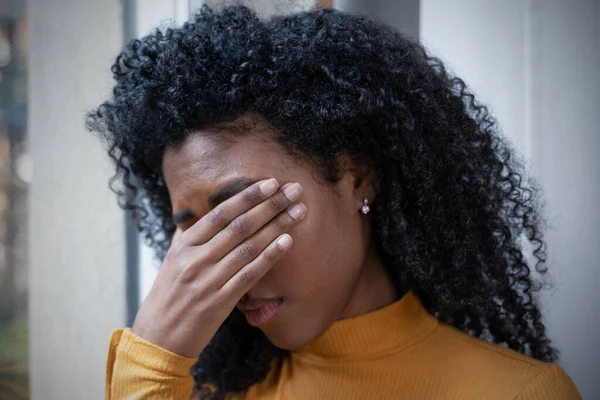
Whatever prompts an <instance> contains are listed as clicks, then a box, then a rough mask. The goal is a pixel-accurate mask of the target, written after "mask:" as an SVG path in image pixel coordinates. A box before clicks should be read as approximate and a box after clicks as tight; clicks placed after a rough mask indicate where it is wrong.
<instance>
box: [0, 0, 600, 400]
mask: <svg viewBox="0 0 600 400" xmlns="http://www.w3.org/2000/svg"><path fill="white" fill-rule="evenodd" d="M204 3H207V4H209V5H211V6H218V5H219V4H221V3H222V1H219V0H205V1H202V0H27V1H19V0H0V399H1V400H4V399H27V398H30V397H32V398H34V399H38V398H40V399H41V398H44V399H102V398H103V393H104V367H105V357H106V350H107V344H108V337H109V335H110V332H111V330H112V329H113V328H117V327H122V326H125V325H130V324H131V322H132V320H133V317H134V316H135V313H136V311H137V308H138V306H139V304H140V302H141V301H142V300H143V299H144V297H145V295H146V293H147V292H148V290H149V288H150V285H151V284H152V281H153V279H154V277H155V274H156V268H157V266H158V265H159V264H160V262H159V261H158V260H155V259H153V257H152V253H151V251H150V250H149V249H148V248H147V247H145V246H144V245H143V244H142V243H140V240H139V237H138V235H137V233H136V232H135V229H133V227H132V224H131V221H130V220H129V217H128V216H127V215H126V214H125V213H124V212H123V211H121V210H120V209H119V208H118V207H117V204H116V201H115V198H114V196H113V195H112V193H111V192H110V191H109V190H108V186H107V181H108V179H109V177H110V175H111V172H112V166H111V165H110V163H109V162H108V158H107V157H106V155H105V153H104V149H103V148H102V146H101V145H100V144H99V143H98V141H97V139H96V138H94V137H93V136H92V135H91V134H89V133H87V132H86V131H85V129H84V115H85V113H86V112H87V111H89V110H90V109H92V108H93V107H95V106H96V105H97V104H99V103H100V102H101V101H102V100H104V99H105V98H107V97H108V95H109V93H110V90H111V76H110V70H109V68H110V65H111V64H112V62H113V60H114V58H115V57H116V55H117V54H118V52H119V50H120V49H121V47H122V46H123V45H124V43H126V42H127V41H128V40H130V39H131V38H133V37H138V36H141V35H144V34H146V33H148V32H149V31H150V30H151V29H152V28H154V27H157V26H161V27H166V26H169V25H172V24H181V23H183V22H185V21H186V20H187V19H188V18H189V17H190V15H191V14H193V13H194V12H195V11H196V10H198V9H199V8H200V7H201V6H202V4H204ZM245 3H247V4H250V5H252V6H253V7H254V8H255V9H257V10H258V11H259V12H260V13H261V14H262V15H264V16H265V17H268V16H269V15H272V14H275V13H278V14H279V13H289V12H294V11H298V10H303V9H310V8H313V7H336V8H339V9H342V10H346V11H351V12H355V13H361V14H365V15H370V16H372V17H374V18H378V19H380V20H383V21H384V22H386V23H388V24H391V25H393V26H395V27H397V28H398V29H400V30H402V31H404V32H405V33H406V34H408V35H410V36H412V37H414V38H417V39H419V40H420V41H422V42H423V43H424V44H425V46H426V47H427V48H428V49H429V50H430V51H431V52H432V53H434V54H436V55H438V56H439V57H440V58H442V59H443V60H445V61H446V63H447V65H448V66H449V68H450V69H451V70H453V71H454V72H455V73H456V74H457V75H459V76H461V77H463V78H464V80H465V81H466V82H467V84H468V85H470V87H471V88H472V90H473V91H474V92H475V93H476V94H477V95H478V96H479V99H480V100H481V101H482V102H484V103H486V104H488V105H489V106H490V108H491V109H492V111H493V113H494V115H495V116H496V117H497V119H498V121H499V127H500V129H501V131H502V132H503V133H504V134H505V135H506V136H507V137H509V138H510V139H511V140H512V141H513V143H514V144H515V146H516V147H517V148H518V149H519V150H520V152H521V153H522V154H523V156H524V157H525V159H526V160H527V163H528V165H529V167H530V169H531V172H532V175H533V176H534V177H536V178H537V179H538V181H539V182H540V184H541V185H542V187H543V188H544V191H545V196H546V198H545V200H546V214H547V217H548V220H549V222H550V225H551V229H550V230H549V231H548V232H547V233H546V238H547V240H548V245H549V263H548V264H549V268H550V274H551V275H552V282H553V284H554V288H553V289H552V290H551V291H548V292H545V293H544V294H543V296H542V305H543V308H544V311H545V315H546V324H547V327H548V329H549V333H550V336H551V337H552V338H553V339H554V340H555V342H556V345H557V346H558V347H559V349H560V350H561V353H562V357H561V365H562V366H563V368H564V369H565V370H566V371H567V373H569V374H570V375H571V377H572V378H573V380H574V381H575V383H576V385H577V386H578V388H579V390H580V392H581V394H582V395H583V398H584V399H600V382H599V381H598V379H599V378H600V334H599V333H598V331H599V330H600V307H598V304H599V303H600V290H599V286H600V267H599V260H600V211H599V210H598V205H599V204H600V156H599V152H600V112H599V110H600V77H599V76H598V66H599V65H600V0H503V1H499V0H368V1H367V0H362V1H361V0H335V1H333V0H332V1H323V0H300V1H294V2H290V1H289V0H287V1H277V0H254V1H250V0H248V1H245Z"/></svg>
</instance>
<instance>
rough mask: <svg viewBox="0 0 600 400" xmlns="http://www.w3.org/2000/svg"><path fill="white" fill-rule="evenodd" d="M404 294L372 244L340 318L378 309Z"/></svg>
mask: <svg viewBox="0 0 600 400" xmlns="http://www.w3.org/2000/svg"><path fill="white" fill-rule="evenodd" d="M403 294H404V293H400V292H399V291H398V289H397V288H396V285H394V282H392V279H391V278H390V276H389V275H388V273H387V271H386V270H385V267H384V265H383V263H382V262H381V259H380V258H379V256H378V255H377V252H376V251H375V249H374V248H373V247H372V246H371V248H370V249H369V252H368V254H367V257H366V259H365V262H364V264H363V266H362V267H361V271H360V275H359V277H358V279H357V282H356V286H355V287H354V290H353V291H352V294H351V295H350V298H349V299H348V301H347V303H346V306H345V307H344V309H343V310H342V313H341V314H340V317H339V319H340V320H342V319H347V318H352V317H355V316H358V315H362V314H366V313H368V312H371V311H374V310H377V309H379V308H381V307H384V306H386V305H388V304H390V303H393V302H394V301H396V300H398V299H399V298H400V297H401V296H402V295H403Z"/></svg>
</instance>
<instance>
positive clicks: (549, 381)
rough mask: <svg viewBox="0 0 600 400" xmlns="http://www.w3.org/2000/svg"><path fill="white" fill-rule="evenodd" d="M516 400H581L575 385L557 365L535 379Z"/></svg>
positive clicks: (549, 367)
mask: <svg viewBox="0 0 600 400" xmlns="http://www.w3.org/2000/svg"><path fill="white" fill-rule="evenodd" d="M515 400H581V395H580V394H579V392H578V391H577V388H576V387H575V384H574V383H573V381H572V380H571V378H569V376H568V375H567V374H566V373H565V372H564V371H563V370H562V369H561V368H560V367H559V366H558V365H556V364H553V365H550V366H548V367H547V368H545V369H544V370H543V372H541V373H540V374H539V375H537V376H536V377H535V379H534V380H533V381H531V383H529V385H527V386H526V387H525V388H524V389H523V390H522V391H521V393H519V394H518V395H517V397H516V398H515Z"/></svg>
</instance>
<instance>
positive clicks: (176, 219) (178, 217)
mask: <svg viewBox="0 0 600 400" xmlns="http://www.w3.org/2000/svg"><path fill="white" fill-rule="evenodd" d="M259 180H260V179H251V178H247V177H241V178H237V179H234V180H232V181H230V182H228V183H226V184H225V185H223V186H221V187H220V188H219V189H217V190H215V191H214V192H213V193H212V194H211V195H210V196H209V197H208V204H209V206H210V207H211V208H215V207H216V206H218V205H219V204H221V203H222V202H224V201H225V200H227V199H229V198H231V197H233V196H235V195H236V194H238V193H239V192H241V191H243V190H244V189H246V188H248V187H250V186H252V185H254V184H255V183H256V182H258V181H259ZM193 218H196V216H195V215H194V213H193V212H192V211H191V210H190V209H189V208H184V209H183V210H181V211H178V212H177V213H175V214H174V215H173V217H172V220H173V223H174V224H175V225H181V224H184V223H185V222H187V221H189V220H191V219H193Z"/></svg>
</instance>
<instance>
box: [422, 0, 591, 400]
mask: <svg viewBox="0 0 600 400" xmlns="http://www.w3.org/2000/svg"><path fill="white" fill-rule="evenodd" d="M599 21H600V2H598V1H595V0H569V1H567V0H503V1H492V0H460V1H458V0H457V1H452V2H449V1H446V0H421V21H420V24H421V39H422V41H423V42H424V44H425V45H426V46H428V47H429V48H430V49H431V50H433V51H434V52H435V53H436V54H438V55H440V56H441V57H442V58H443V59H444V60H446V61H447V63H448V64H449V65H450V67H451V68H452V69H453V70H454V71H455V72H456V73H457V74H458V75H459V76H461V77H463V78H464V79H465V81H466V82H467V83H468V84H469V85H470V86H471V87H472V88H473V89H474V91H475V92H476V93H477V94H478V95H479V99H480V100H482V101H483V102H485V103H487V104H490V105H491V109H492V110H493V112H494V114H495V116H496V117H497V119H498V120H499V122H500V126H501V128H502V130H503V131H504V133H505V134H506V136H508V137H509V138H510V139H511V140H512V141H513V142H514V143H515V145H516V146H517V147H519V148H520V149H521V151H522V152H523V153H524V154H525V155H526V157H527V158H528V159H530V160H531V164H532V171H533V173H534V176H536V177H537V178H538V180H539V182H540V183H541V184H542V186H543V187H544V189H545V193H546V200H547V209H546V212H547V216H548V219H549V222H550V223H551V225H552V226H553V230H551V231H549V232H548V234H547V240H548V247H549V267H550V273H551V274H552V276H553V281H554V285H555V289H554V290H553V291H552V292H550V293H547V294H546V295H545V296H544V297H543V306H544V310H545V315H546V322H547V324H546V325H547V326H548V328H549V334H550V336H551V337H552V338H553V339H554V340H555V342H556V345H557V346H558V347H559V349H560V350H561V351H562V357H561V365H562V366H563V368H564V369H565V370H566V371H567V372H568V373H569V374H570V375H571V376H572V377H573V379H574V381H575V383H576V384H577V386H578V388H579V390H580V391H581V394H582V396H583V398H584V399H598V398H600V384H599V383H598V382H597V379H598V376H599V375H598V374H599V373H600V335H598V334H597V332H598V329H600V312H599V311H598V307H597V305H598V304H599V303H600V291H599V290H598V289H597V288H598V286H599V285H600V266H599V265H598V264H599V260H600V246H599V245H600V211H599V210H598V204H600V178H599V177H598V174H599V173H600V157H599V152H600V113H598V110H600V79H599V78H598V70H597V67H598V65H600V24H599Z"/></svg>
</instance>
